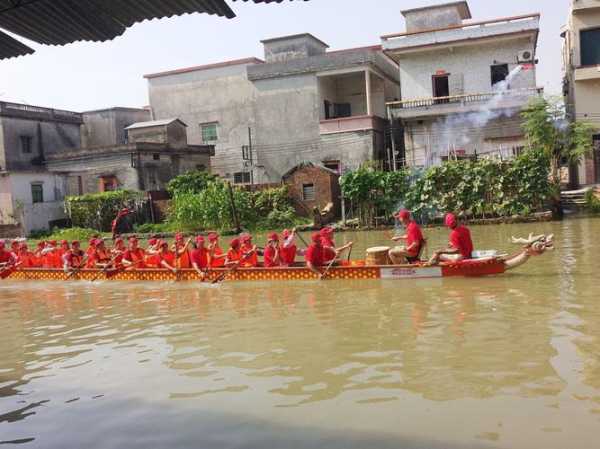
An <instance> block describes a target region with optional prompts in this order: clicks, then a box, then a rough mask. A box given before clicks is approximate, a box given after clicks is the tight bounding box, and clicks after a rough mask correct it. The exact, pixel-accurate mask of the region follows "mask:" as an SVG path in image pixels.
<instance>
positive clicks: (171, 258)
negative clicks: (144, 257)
mask: <svg viewBox="0 0 600 449" xmlns="http://www.w3.org/2000/svg"><path fill="white" fill-rule="evenodd" d="M158 256H159V257H160V262H161V264H160V268H164V267H163V266H162V262H163V261H164V262H167V263H168V264H169V265H171V266H172V267H173V268H176V267H175V253H174V252H172V251H165V252H161V253H160V254H158Z"/></svg>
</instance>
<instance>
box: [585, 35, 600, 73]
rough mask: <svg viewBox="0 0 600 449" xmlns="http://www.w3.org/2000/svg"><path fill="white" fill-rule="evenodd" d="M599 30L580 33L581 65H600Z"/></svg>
mask: <svg viewBox="0 0 600 449" xmlns="http://www.w3.org/2000/svg"><path fill="white" fill-rule="evenodd" d="M599 43H600V28H594V29H592V30H583V31H581V65H583V66H586V65H599V64H600V44H599Z"/></svg>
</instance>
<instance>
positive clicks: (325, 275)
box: [320, 257, 337, 281]
mask: <svg viewBox="0 0 600 449" xmlns="http://www.w3.org/2000/svg"><path fill="white" fill-rule="evenodd" d="M336 261H337V259H336V258H335V257H334V258H333V259H332V260H331V262H329V265H327V268H326V269H325V271H324V272H323V274H321V279H320V280H321V281H323V280H325V278H326V277H327V273H329V270H330V269H331V267H332V266H333V264H334V263H335V262H336Z"/></svg>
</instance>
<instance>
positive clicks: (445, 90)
mask: <svg viewBox="0 0 600 449" xmlns="http://www.w3.org/2000/svg"><path fill="white" fill-rule="evenodd" d="M449 77H450V74H445V75H433V77H432V81H433V96H434V98H440V97H449V96H450V82H449ZM440 103H448V98H441V99H439V100H435V104H440Z"/></svg>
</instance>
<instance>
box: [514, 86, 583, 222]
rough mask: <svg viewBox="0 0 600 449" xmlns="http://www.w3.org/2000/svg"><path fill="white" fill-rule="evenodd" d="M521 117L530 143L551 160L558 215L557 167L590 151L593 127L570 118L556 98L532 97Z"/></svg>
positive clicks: (559, 208)
mask: <svg viewBox="0 0 600 449" xmlns="http://www.w3.org/2000/svg"><path fill="white" fill-rule="evenodd" d="M522 117H523V119H524V123H523V131H524V132H525V136H526V137H527V140H528V141H529V146H530V147H531V149H533V150H534V151H540V152H542V153H543V154H544V155H545V157H546V158H547V160H548V162H549V164H550V182H551V190H552V192H551V195H552V200H553V210H554V213H555V215H557V216H559V217H560V216H562V207H561V205H560V184H561V177H560V169H561V167H562V166H563V165H565V164H569V165H570V164H577V163H579V162H580V161H581V158H582V157H583V156H584V155H586V154H588V153H590V152H591V151H592V145H593V143H592V134H593V129H592V127H591V126H590V125H588V124H586V123H583V122H569V121H568V120H567V118H566V114H565V108H564V104H563V103H562V102H561V101H560V100H557V99H546V98H542V97H539V98H535V99H533V100H532V101H531V102H530V103H529V104H528V105H527V107H526V108H525V109H524V110H523V112H522Z"/></svg>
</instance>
